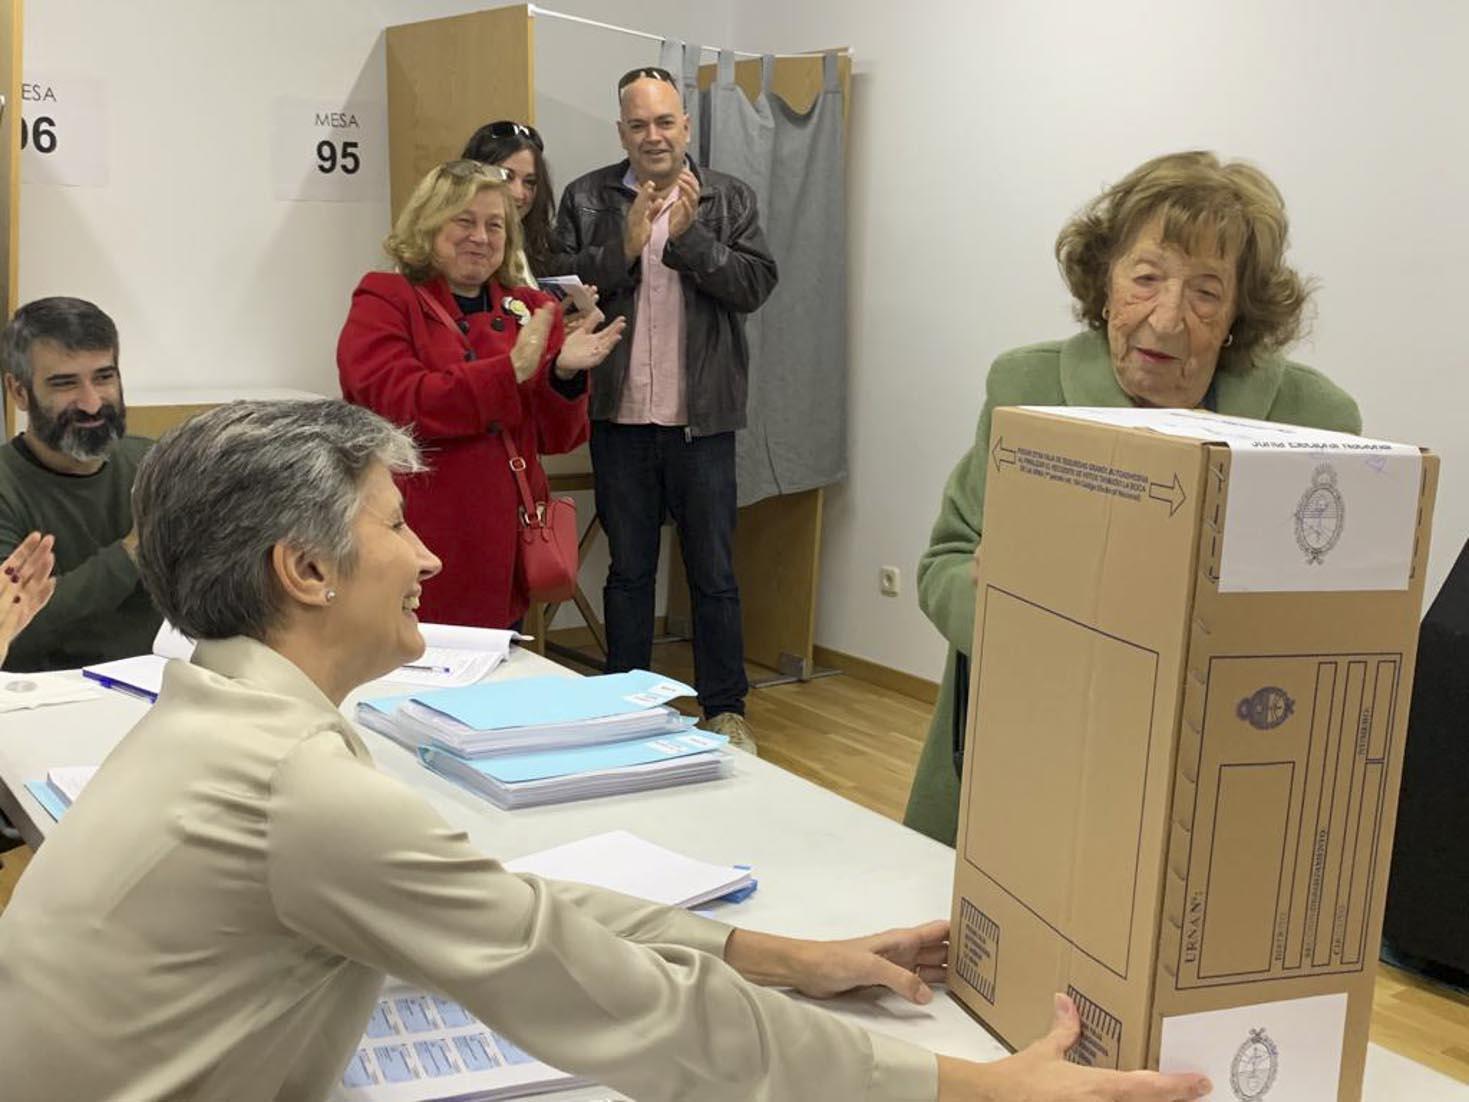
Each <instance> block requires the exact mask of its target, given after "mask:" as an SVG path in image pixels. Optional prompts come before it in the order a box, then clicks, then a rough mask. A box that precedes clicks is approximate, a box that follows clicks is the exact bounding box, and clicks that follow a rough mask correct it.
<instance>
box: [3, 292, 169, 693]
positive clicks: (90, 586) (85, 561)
mask: <svg viewBox="0 0 1469 1102" xmlns="http://www.w3.org/2000/svg"><path fill="white" fill-rule="evenodd" d="M117 353H118V342H117V326H116V325H114V324H113V321H112V319H111V318H109V317H108V316H107V315H106V314H105V313H103V312H102V311H101V310H99V309H98V308H97V307H96V306H94V305H93V304H92V303H90V302H85V301H83V300H82V299H76V298H43V299H37V300H36V301H35V302H31V303H28V304H26V305H25V306H22V307H21V308H20V309H19V310H17V311H16V313H15V317H13V318H12V319H11V321H10V324H9V325H7V326H6V327H5V330H4V332H3V333H0V374H3V377H4V380H5V396H6V399H7V401H9V402H10V403H11V404H12V406H13V408H15V409H18V410H20V411H21V412H22V413H24V414H25V415H26V431H25V432H24V433H22V434H21V435H19V436H17V437H15V438H14V439H13V440H11V441H10V442H9V443H8V444H6V445H4V446H3V447H0V559H3V558H4V557H5V556H6V555H7V554H9V553H10V551H11V550H12V549H14V548H15V547H17V546H18V545H19V544H20V543H21V541H23V540H24V539H25V538H26V536H27V535H28V534H30V533H31V532H44V533H49V534H51V535H52V536H54V537H55V540H56V544H55V554H56V592H55V595H54V596H53V597H52V598H51V602H50V604H48V605H47V606H46V607H45V608H44V609H42V610H41V611H40V612H39V613H38V614H37V615H36V618H35V619H34V620H32V621H31V623H30V625H29V626H27V627H26V628H25V629H24V630H23V631H22V632H21V633H20V634H19V635H18V636H16V638H15V641H14V642H13V643H12V644H11V647H10V653H9V655H8V656H7V658H6V659H5V669H7V670H17V671H31V670H54V669H69V668H74V667H77V666H84V665H90V664H92V663H95V662H104V661H107V660H109V659H113V658H123V657H126V656H128V655H134V654H146V653H148V652H149V650H151V649H152V644H153V636H154V634H155V633H156V632H157V630H158V625H159V623H160V622H161V619H162V618H161V616H160V615H159V613H158V611H157V610H156V609H155V608H154V607H153V602H152V601H151V600H149V598H148V595H147V593H145V592H144V591H143V587H142V585H141V584H140V582H139V580H138V568H137V564H136V557H137V532H136V530H135V529H134V526H133V509H132V488H133V475H134V473H135V472H136V471H137V467H138V462H139V460H141V459H142V458H143V455H144V453H146V452H147V450H148V448H149V447H150V446H151V445H152V441H150V440H145V439H142V438H141V437H136V436H128V435H126V433H127V407H126V405H125V404H124V402H123V395H122V376H121V374H120V373H119V371H118V366H117V359H118V355H117Z"/></svg>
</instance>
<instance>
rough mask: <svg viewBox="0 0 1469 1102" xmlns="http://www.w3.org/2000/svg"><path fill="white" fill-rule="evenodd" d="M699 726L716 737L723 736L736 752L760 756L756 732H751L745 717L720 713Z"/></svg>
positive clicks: (732, 713)
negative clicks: (756, 743) (741, 751)
mask: <svg viewBox="0 0 1469 1102" xmlns="http://www.w3.org/2000/svg"><path fill="white" fill-rule="evenodd" d="M699 726H701V727H702V728H704V730H706V731H713V732H714V733H715V734H716V735H723V736H724V737H725V738H727V739H729V744H730V745H731V746H733V747H734V748H735V749H736V750H743V751H744V752H745V753H747V754H750V755H751V756H753V757H757V758H758V757H759V756H760V750H759V748H758V747H757V746H756V745H755V732H754V731H752V730H750V725H749V724H748V723H746V722H745V717H744V716H742V715H740V714H739V713H738V712H720V713H719V714H718V715H717V716H710V717H709V718H708V719H706V720H704V722H703V723H701V724H700V725H699Z"/></svg>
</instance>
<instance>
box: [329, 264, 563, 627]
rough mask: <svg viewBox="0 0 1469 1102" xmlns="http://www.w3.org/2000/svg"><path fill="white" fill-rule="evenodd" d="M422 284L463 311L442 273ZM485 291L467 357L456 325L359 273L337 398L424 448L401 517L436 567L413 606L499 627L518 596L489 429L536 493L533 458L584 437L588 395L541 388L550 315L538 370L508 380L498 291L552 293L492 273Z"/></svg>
mask: <svg viewBox="0 0 1469 1102" xmlns="http://www.w3.org/2000/svg"><path fill="white" fill-rule="evenodd" d="M424 286H425V290H427V291H428V292H429V293H430V294H431V295H433V296H434V297H435V298H436V299H437V300H438V301H439V303H440V304H441V305H442V306H443V307H444V309H445V310H446V311H448V313H449V316H450V317H452V318H454V319H455V321H459V320H460V319H461V318H462V317H463V314H462V313H461V312H460V310H459V306H458V304H457V303H456V302H455V301H454V296H453V295H452V294H451V293H450V291H449V288H448V286H447V285H446V284H445V283H444V282H443V281H442V280H437V279H436V280H434V281H432V282H431V283H428V284H425V285H424ZM489 293H490V311H489V312H488V313H481V314H471V315H470V316H469V318H468V322H469V330H468V337H469V341H470V344H471V346H472V347H473V349H474V352H475V354H476V355H477V357H478V358H476V359H472V360H466V359H465V348H464V342H463V340H462V339H461V337H460V334H459V333H457V332H454V331H453V330H450V329H449V328H448V327H447V326H445V325H444V324H443V322H442V321H441V320H440V319H439V318H438V317H436V316H435V315H434V314H432V313H430V311H429V309H428V307H426V306H425V305H424V304H423V302H422V301H421V300H420V299H419V297H418V294H417V291H415V289H414V287H413V285H412V284H411V283H409V282H408V280H407V279H405V278H404V277H403V276H401V275H396V274H393V273H388V272H370V273H369V274H367V275H365V276H363V277H362V282H361V283H359V284H358V285H357V290H356V291H354V292H353V293H352V308H351V310H350V311H349V312H348V314H347V322H346V324H345V325H344V326H343V327H342V335H341V337H340V338H339V339H338V341H337V373H338V376H339V377H340V379H341V383H342V396H343V397H345V398H346V399H347V401H349V402H353V403H355V404H357V405H360V406H366V407H367V408H368V409H370V410H373V411H374V412H376V413H379V414H381V415H382V416H384V417H386V418H387V419H388V420H389V421H392V422H393V423H394V424H397V425H402V426H404V427H406V428H409V429H411V430H412V431H413V434H414V436H415V437H416V438H417V439H418V442H419V444H420V445H421V446H422V447H423V453H424V459H425V461H426V462H427V463H428V465H429V468H430V469H429V471H428V472H427V473H426V474H422V475H417V476H415V477H413V478H410V479H406V480H405V481H404V483H403V490H404V497H405V499H406V503H407V519H408V523H409V524H410V525H411V526H412V527H413V529H414V530H415V531H416V532H417V533H418V535H419V537H420V538H421V539H422V540H423V542H424V543H425V544H427V545H428V547H429V550H431V551H432V552H433V553H434V554H436V555H438V557H439V558H440V559H442V560H443V563H444V570H443V573H441V574H439V575H438V576H437V577H435V578H433V579H431V580H430V581H429V582H428V583H427V584H425V586H424V588H423V600H422V603H421V605H420V607H419V615H420V616H421V617H422V618H423V619H424V620H425V621H430V622H436V623H449V624H472V625H475V626H479V627H495V628H503V627H509V626H510V625H511V624H513V623H514V622H515V621H516V620H519V619H520V617H521V616H523V615H524V614H525V610H526V607H527V604H528V601H527V598H526V595H525V593H524V592H522V591H521V590H520V588H519V586H517V585H516V584H515V551H516V546H517V539H516V536H517V533H516V528H517V524H518V519H517V517H518V513H517V510H518V509H519V507H520V496H519V494H518V493H517V491H516V487H515V481H514V478H513V477H512V476H511V473H510V468H509V465H508V459H507V457H506V453H505V448H504V445H503V443H502V442H501V441H500V439H499V438H498V437H497V436H496V435H494V434H492V433H491V432H490V428H491V427H492V426H496V425H498V426H500V427H501V428H502V429H503V430H504V431H506V432H510V433H512V434H513V436H514V440H515V444H516V447H517V448H518V449H519V451H520V454H521V455H522V456H524V457H525V461H526V465H527V468H528V470H527V472H526V473H527V474H528V475H529V477H530V483H531V487H532V489H533V490H535V491H536V493H537V496H538V497H539V496H541V495H543V494H544V493H545V492H546V475H545V472H544V471H543V470H542V469H541V464H540V460H539V459H538V455H539V454H541V453H546V454H553V453H557V452H568V451H571V450H572V449H573V448H575V447H577V445H579V444H581V443H582V441H584V440H585V439H586V438H587V433H588V425H587V398H586V393H585V392H583V393H582V395H581V396H580V397H579V398H575V399H568V398H565V397H563V396H562V395H560V394H558V393H557V392H556V391H555V390H554V389H553V388H552V387H551V384H550V374H551V366H550V365H551V361H552V359H554V357H555V356H556V354H557V353H558V352H559V351H560V350H561V341H562V338H563V335H564V334H563V330H562V326H561V321H560V319H557V321H556V324H555V326H554V327H553V329H552V332H551V339H550V341H549V342H548V346H547V348H546V353H545V356H544V357H543V358H542V360H541V365H540V368H539V370H537V372H536V373H535V375H533V376H532V377H531V378H530V379H528V380H527V381H526V382H524V383H516V381H515V369H514V368H513V367H511V365H510V355H509V353H510V348H511V346H512V345H514V343H515V338H516V337H517V336H518V335H519V333H520V324H519V322H518V321H517V319H516V318H515V316H514V315H513V314H511V313H510V312H509V311H507V310H505V309H504V308H503V307H502V305H501V302H502V300H503V299H504V298H505V297H506V295H507V294H508V295H509V296H511V297H514V298H517V299H519V300H520V301H522V302H524V303H525V304H526V305H527V306H528V307H530V309H531V310H535V309H537V308H538V307H540V306H542V305H544V304H546V303H549V302H551V301H552V299H551V298H550V297H549V296H548V295H545V294H543V293H542V292H540V291H537V290H533V289H531V288H528V287H517V288H515V289H514V290H511V291H509V292H506V291H504V290H502V289H501V288H500V287H499V286H498V285H497V284H495V283H494V282H491V283H490V285H489ZM497 318H498V319H500V322H501V325H502V328H501V329H500V330H498V331H497V330H496V329H495V328H494V319H497Z"/></svg>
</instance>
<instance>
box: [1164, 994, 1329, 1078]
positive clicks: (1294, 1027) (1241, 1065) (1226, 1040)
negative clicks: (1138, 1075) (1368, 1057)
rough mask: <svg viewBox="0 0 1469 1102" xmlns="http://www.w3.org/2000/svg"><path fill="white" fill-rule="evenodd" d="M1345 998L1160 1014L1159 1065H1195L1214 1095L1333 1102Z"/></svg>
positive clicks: (1172, 1068)
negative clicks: (1161, 1028) (1199, 1012)
mask: <svg viewBox="0 0 1469 1102" xmlns="http://www.w3.org/2000/svg"><path fill="white" fill-rule="evenodd" d="M1346 1023H1347V997H1346V995H1344V994H1336V995H1314V996H1312V997H1310V998H1305V999H1285V1000H1282V1001H1280V1002H1270V1003H1256V1004H1255V1005H1254V1006H1236V1007H1232V1008H1231V1009H1229V1010H1210V1011H1205V1012H1204V1013H1201V1014H1180V1015H1177V1016H1175V1017H1172V1018H1164V1019H1163V1040H1162V1045H1161V1049H1160V1051H1159V1054H1158V1070H1159V1071H1163V1072H1170V1073H1172V1072H1202V1073H1203V1074H1204V1075H1207V1076H1208V1077H1209V1079H1210V1081H1211V1082H1212V1083H1213V1084H1214V1095H1213V1097H1215V1098H1222V1099H1230V1098H1235V1099H1240V1100H1241V1102H1276V1100H1277V1099H1279V1102H1336V1095H1337V1081H1338V1079H1339V1077H1340V1074H1341V1046H1342V1038H1343V1036H1344V1034H1345V1032H1346Z"/></svg>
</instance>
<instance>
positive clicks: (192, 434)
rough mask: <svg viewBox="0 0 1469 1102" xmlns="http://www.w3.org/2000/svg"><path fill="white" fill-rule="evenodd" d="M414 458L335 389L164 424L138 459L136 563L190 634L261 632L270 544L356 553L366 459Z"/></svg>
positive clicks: (268, 614)
mask: <svg viewBox="0 0 1469 1102" xmlns="http://www.w3.org/2000/svg"><path fill="white" fill-rule="evenodd" d="M378 463H381V464H382V465H383V466H385V467H387V468H388V470H389V471H390V472H392V473H393V474H407V473H414V472H418V471H421V470H423V469H424V467H423V463H422V460H421V459H420V458H419V454H418V448H417V446H416V445H415V444H414V442H413V438H412V437H411V436H410V435H409V434H408V433H407V432H405V431H404V430H403V429H400V428H397V427H395V426H393V425H391V424H389V423H388V422H387V421H385V420H383V419H382V418H381V417H379V416H378V415H377V414H375V413H372V412H371V411H369V410H365V409H362V408H361V407H360V406H352V405H348V404H347V403H346V402H339V401H301V402H280V401H277V402H231V403H230V404H228V405H224V406H218V407H216V408H215V409H212V410H209V411H208V412H207V413H202V414H200V415H198V416H197V417H192V418H190V419H189V420H187V421H185V422H184V423H183V424H181V425H179V426H177V427H176V428H173V429H171V430H169V431H168V432H167V433H165V434H164V435H163V438H162V439H160V440H159V441H158V443H157V444H156V445H154V447H153V449H152V450H151V451H150V452H149V453H148V455H147V456H146V457H145V458H144V460H143V462H142V464H141V465H140V466H139V468H138V475H137V480H136V481H135V482H134V484H133V517H134V521H135V523H136V525H137V531H138V572H139V573H140V574H141V575H142V578H143V585H144V587H145V588H146V589H147V590H148V593H149V595H150V596H151V597H152V598H153V601H154V603H155V604H156V605H157V606H158V608H159V610H160V611H162V613H163V614H164V616H166V617H167V618H168V620H169V621H170V622H171V623H172V624H173V625H174V627H176V628H178V629H179V630H180V631H182V632H183V633H184V634H185V635H188V636H190V637H191V638H194V639H223V638H227V637H229V636H232V635H248V636H250V637H251V638H254V639H263V638H264V637H265V633H266V631H267V630H268V629H270V628H271V627H273V626H274V624H275V622H276V620H277V619H278V617H279V615H280V613H281V612H282V607H281V594H280V591H279V589H278V587H277V585H276V582H275V577H274V574H273V572H272V568H271V563H270V553H271V548H272V547H274V546H275V545H276V544H277V543H282V542H284V543H286V544H289V545H291V546H293V547H298V548H300V549H302V550H304V551H308V552H310V553H313V554H320V555H324V556H326V557H327V558H328V559H330V560H331V561H332V562H335V563H336V564H337V565H338V566H340V567H341V569H342V570H343V571H345V572H346V573H349V574H350V573H351V571H352V568H353V566H354V565H355V548H354V547H353V543H352V522H353V520H354V518H355V517H356V515H357V510H358V508H359V506H360V504H361V485H362V479H363V477H364V476H365V475H366V473H367V472H368V470H370V469H371V468H372V466H373V465H374V464H378Z"/></svg>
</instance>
